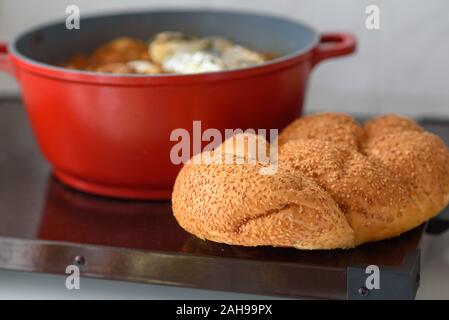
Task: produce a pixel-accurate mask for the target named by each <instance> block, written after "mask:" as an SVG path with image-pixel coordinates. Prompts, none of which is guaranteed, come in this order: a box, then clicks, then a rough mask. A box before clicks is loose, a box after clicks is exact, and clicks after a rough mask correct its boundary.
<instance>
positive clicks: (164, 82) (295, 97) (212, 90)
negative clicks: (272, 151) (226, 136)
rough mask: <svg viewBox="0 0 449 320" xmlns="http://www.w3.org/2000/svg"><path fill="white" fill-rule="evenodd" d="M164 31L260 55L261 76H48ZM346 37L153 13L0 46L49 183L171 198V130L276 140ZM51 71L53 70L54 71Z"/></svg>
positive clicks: (58, 26) (235, 19) (0, 63)
mask: <svg viewBox="0 0 449 320" xmlns="http://www.w3.org/2000/svg"><path fill="white" fill-rule="evenodd" d="M165 30H179V31H183V32H185V33H188V34H195V35H199V36H205V35H221V36H224V37H228V38H230V39H232V40H234V41H236V42H237V43H241V44H244V45H246V46H248V47H250V48H253V49H257V50H260V51H262V52H270V53H279V54H280V57H279V58H276V59H274V60H272V61H270V62H268V63H266V64H263V65H261V66H256V67H251V68H244V69H239V70H231V71H223V72H213V73H207V74H195V75H156V76H142V75H115V74H103V73H93V72H87V71H76V70H68V69H64V68H60V67H56V66H54V64H55V63H58V62H61V61H63V60H65V59H66V58H67V57H69V56H71V55H72V54H74V53H78V52H89V51H90V50H93V49H94V48H95V47H97V46H98V45H99V44H101V43H104V42H106V41H108V40H111V39H113V38H116V37H119V36H131V37H137V38H141V39H147V38H148V37H149V36H151V35H153V34H155V33H157V32H160V31H165ZM354 50H355V39H354V37H353V36H352V35H350V34H347V33H326V34H322V35H321V36H320V35H319V34H318V33H317V32H315V31H314V30H313V29H311V28H309V27H307V26H305V25H303V24H301V23H297V22H292V21H289V20H285V19H282V18H275V17H268V16H261V15H256V14H246V13H236V12H216V11H152V12H143V13H127V14H116V15H106V16H98V17H90V18H86V19H82V20H81V28H80V29H79V30H68V29H66V26H65V22H64V21H61V22H59V23H54V24H51V25H47V26H44V27H40V28H37V29H34V30H32V31H29V32H25V33H23V34H21V35H19V36H18V37H17V38H16V39H15V40H13V41H12V42H11V43H10V44H9V45H8V46H6V45H5V44H0V70H2V71H5V72H8V73H10V74H11V75H13V76H14V77H15V78H16V79H17V81H18V83H19V85H20V87H21V91H22V96H23V100H24V103H25V106H26V110H27V114H28V116H29V118H30V121H31V125H32V127H33V131H34V134H35V136H36V139H37V141H38V144H39V146H40V149H41V151H42V153H43V154H44V156H45V157H46V159H47V160H48V161H49V162H50V163H51V164H52V167H53V171H54V174H55V175H56V176H57V177H58V178H59V179H60V180H62V181H63V182H64V183H66V184H68V185H70V186H72V187H74V188H76V189H79V190H83V191H86V192H90V193H94V194H99V195H106V196H112V197H121V198H134V199H168V198H170V195H171V189H172V186H173V183H174V180H175V178H176V174H177V172H178V171H179V169H180V165H174V164H173V163H172V162H171V160H170V150H171V148H172V147H173V145H175V144H176V142H172V141H170V134H171V132H172V131H173V130H174V129H178V128H185V129H187V130H188V131H189V132H191V131H192V123H193V121H194V120H200V121H201V126H202V130H206V129H208V128H217V129H219V130H222V131H224V129H236V128H242V129H247V128H253V129H274V128H275V129H282V128H283V127H285V126H286V125H287V124H288V123H289V122H291V121H292V120H294V119H295V118H296V117H297V116H298V115H300V113H301V111H302V105H303V100H304V95H305V92H306V87H307V82H308V79H309V74H310V72H311V70H312V69H313V67H314V66H315V65H316V64H317V63H319V62H320V61H323V60H325V59H329V58H334V57H338V56H343V55H347V54H350V53H352V52H354ZM52 64H53V65H52Z"/></svg>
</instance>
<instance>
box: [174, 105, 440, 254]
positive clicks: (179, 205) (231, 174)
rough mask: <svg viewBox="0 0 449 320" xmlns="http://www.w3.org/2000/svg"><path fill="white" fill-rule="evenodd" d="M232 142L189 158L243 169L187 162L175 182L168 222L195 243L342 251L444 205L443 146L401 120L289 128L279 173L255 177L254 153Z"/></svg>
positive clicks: (320, 117) (343, 119)
mask: <svg viewBox="0 0 449 320" xmlns="http://www.w3.org/2000/svg"><path fill="white" fill-rule="evenodd" d="M239 138H242V137H238V136H237V137H233V138H230V139H228V140H226V141H225V142H224V143H223V144H222V145H221V146H220V147H218V148H217V149H216V150H214V151H208V152H205V153H203V154H200V155H198V156H197V157H202V156H207V157H206V158H207V159H210V158H211V157H213V156H215V157H218V158H221V159H224V158H225V157H228V158H229V157H231V158H232V159H234V160H238V159H240V160H244V161H240V163H239V164H236V163H204V161H203V162H202V163H201V161H191V163H189V164H186V165H185V166H184V167H183V169H182V170H181V172H180V174H179V176H178V178H177V180H176V183H175V188H174V191H173V197H172V201H173V213H174V215H175V217H176V219H177V220H178V222H179V224H180V225H181V227H183V228H184V229H185V230H187V231H188V232H190V233H192V234H194V235H196V236H198V237H199V238H202V239H208V240H212V241H216V242H222V243H227V244H235V245H244V246H258V245H269V246H283V247H295V248H298V249H334V248H351V247H354V246H357V245H359V244H361V243H365V242H369V241H376V240H382V239H387V238H391V237H394V236H397V235H399V234H401V233H403V232H405V231H408V230H410V229H413V228H415V227H417V226H418V225H420V224H421V223H423V222H424V221H426V220H428V219H430V218H431V217H433V216H435V215H436V214H438V213H439V212H440V211H441V210H442V209H443V208H444V207H445V206H446V205H447V203H448V201H449V152H448V149H447V147H446V146H445V144H444V143H443V142H442V141H441V139H439V138H438V137H437V136H435V135H433V134H431V133H428V132H425V131H424V130H423V129H422V128H421V127H419V126H418V125H417V124H416V123H415V122H413V121H411V120H409V119H406V118H403V117H399V116H394V115H389V116H383V117H379V118H376V119H374V120H371V121H368V122H367V123H365V125H364V126H360V125H359V124H358V123H357V122H356V121H355V120H354V119H352V118H351V117H350V116H347V115H344V114H337V113H324V114H316V115H312V116H308V117H304V118H300V119H297V120H296V121H294V122H293V123H292V124H291V125H290V126H288V127H287V128H286V129H285V130H284V131H283V132H282V134H281V135H280V137H279V170H278V171H277V172H276V173H275V174H272V175H263V174H261V173H260V169H261V168H263V167H264V165H263V164H261V163H259V162H258V161H253V162H252V163H248V162H249V161H248V160H251V159H255V158H256V157H255V154H254V150H250V149H248V148H243V149H236V148H234V147H232V146H231V147H230V148H229V144H230V143H234V142H235V139H239ZM244 139H247V140H248V141H250V140H251V141H253V140H254V139H256V140H257V145H258V146H261V148H266V150H265V151H266V154H269V150H270V146H269V145H268V143H267V142H266V141H265V140H264V139H263V138H261V137H258V136H252V135H245V136H244ZM192 160H198V159H195V158H194V159H192ZM235 162H237V161H235ZM195 163H197V164H195Z"/></svg>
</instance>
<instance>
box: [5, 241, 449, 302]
mask: <svg viewBox="0 0 449 320" xmlns="http://www.w3.org/2000/svg"><path fill="white" fill-rule="evenodd" d="M64 284H65V278H64V277H62V276H55V275H45V274H32V273H22V272H12V271H0V299H36V298H39V299H181V300H182V299H199V300H206V299H266V298H272V297H264V296H256V295H249V294H237V293H229V292H220V291H208V290H197V289H188V288H177V287H169V286H157V285H145V284H135V283H125V282H117V281H107V280H97V279H84V278H83V279H81V289H80V290H78V291H75V290H73V291H68V290H66V289H65V285H64ZM416 298H417V299H445V300H449V232H446V234H444V235H442V236H438V237H432V238H430V237H429V238H428V239H427V248H426V250H425V251H424V255H423V257H422V266H421V287H420V289H419V290H418V295H417V297H416Z"/></svg>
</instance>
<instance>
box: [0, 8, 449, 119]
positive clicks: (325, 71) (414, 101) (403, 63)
mask: <svg viewBox="0 0 449 320" xmlns="http://www.w3.org/2000/svg"><path fill="white" fill-rule="evenodd" d="M68 4H76V5H78V6H79V7H80V9H81V14H87V13H93V12H102V11H116V10H122V9H127V10H131V9H140V8H154V7H171V8H175V7H201V8H207V7H209V8H232V9H244V10H247V11H258V12H266V13H273V14H277V15H281V16H286V17H290V18H293V19H298V20H303V21H305V22H307V23H308V24H311V25H313V26H315V28H316V29H318V30H319V31H335V30H350V31H352V32H354V33H355V34H356V35H357V37H358V39H359V50H358V53H357V55H355V56H352V57H351V58H345V59H341V60H334V61H332V62H330V63H324V64H322V65H320V66H319V67H318V69H317V70H316V71H315V73H314V74H313V77H312V81H311V84H310V90H309V94H308V98H307V104H306V108H307V111H308V112H313V111H320V110H335V111H347V112H352V113H355V114H360V113H385V112H399V113H403V114H408V115H415V116H423V115H424V116H434V117H435V116H439V117H445V118H449V1H447V0H427V1H422V0H164V1H163V0H146V1H145V0H127V1H123V0H95V1H93V0H68V1H67V0H39V1H34V0H0V40H9V39H11V38H12V36H13V35H15V34H17V33H18V32H19V31H21V30H23V29H26V28H29V27H32V26H34V25H36V24H38V23H43V22H47V21H48V20H52V19H53V20H54V19H62V18H64V17H65V7H66V6H67V5H68ZM369 4H376V5H378V6H379V7H380V9H381V15H380V18H381V30H374V31H370V30H367V29H366V28H365V18H366V14H365V8H366V6H367V5H369ZM280 36H282V35H280ZM2 95H3V96H5V95H9V96H10V95H18V88H17V85H16V84H15V82H14V80H12V79H11V78H9V77H7V76H5V75H0V97H1V96H2Z"/></svg>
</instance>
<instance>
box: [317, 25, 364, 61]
mask: <svg viewBox="0 0 449 320" xmlns="http://www.w3.org/2000/svg"><path fill="white" fill-rule="evenodd" d="M355 49H356V39H355V36H354V35H352V34H350V33H345V32H335V33H323V34H322V35H321V38H320V43H319V44H318V46H317V47H316V48H315V50H314V52H313V56H312V66H315V65H316V64H318V63H319V62H321V61H323V60H326V59H330V58H335V57H340V56H346V55H348V54H351V53H353V52H354V51H355Z"/></svg>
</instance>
